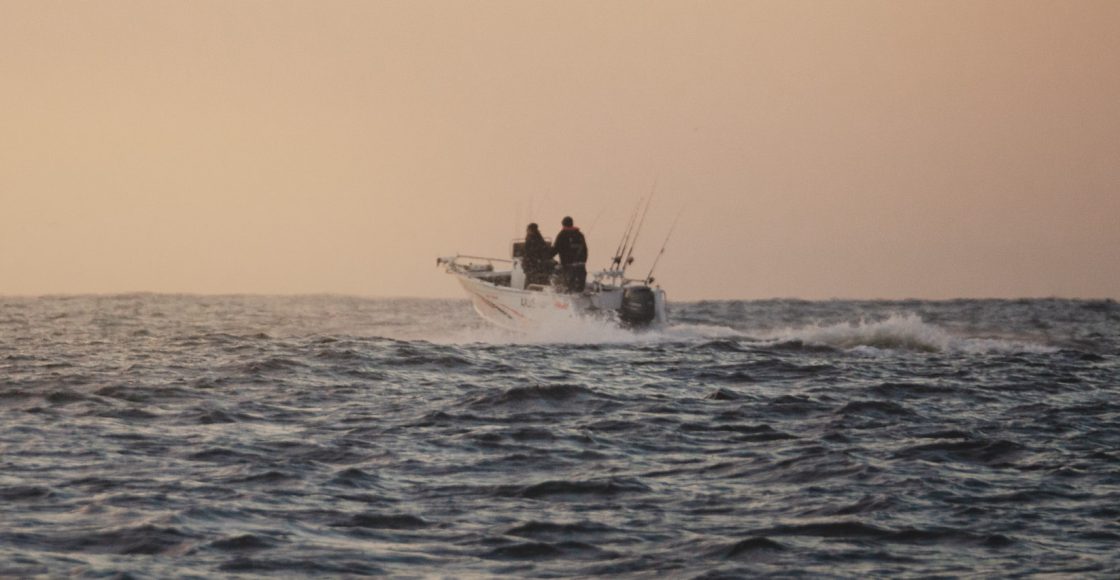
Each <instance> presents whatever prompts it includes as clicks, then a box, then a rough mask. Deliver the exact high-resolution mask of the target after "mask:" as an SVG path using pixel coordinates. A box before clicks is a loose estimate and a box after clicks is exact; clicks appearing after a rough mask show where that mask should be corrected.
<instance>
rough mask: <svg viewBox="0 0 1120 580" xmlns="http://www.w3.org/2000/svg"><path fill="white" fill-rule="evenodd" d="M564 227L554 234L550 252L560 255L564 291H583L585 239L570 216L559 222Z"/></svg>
mask: <svg viewBox="0 0 1120 580" xmlns="http://www.w3.org/2000/svg"><path fill="white" fill-rule="evenodd" d="M560 224H561V225H563V226H564V229H562V230H560V233H559V234H556V241H555V242H553V244H552V252H553V253H554V254H557V255H559V256H560V284H561V289H562V290H564V291H566V292H583V286H584V284H585V283H586V282H587V240H585V239H584V238H583V233H581V232H580V231H579V228H577V227H576V226H575V222H573V221H572V218H571V217H565V218H564V219H563V221H561V222H560Z"/></svg>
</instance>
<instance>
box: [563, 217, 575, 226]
mask: <svg viewBox="0 0 1120 580" xmlns="http://www.w3.org/2000/svg"><path fill="white" fill-rule="evenodd" d="M573 223H575V222H573V221H572V218H571V216H565V217H564V219H562V220H560V225H562V226H564V227H566V228H570V227H572V224H573Z"/></svg>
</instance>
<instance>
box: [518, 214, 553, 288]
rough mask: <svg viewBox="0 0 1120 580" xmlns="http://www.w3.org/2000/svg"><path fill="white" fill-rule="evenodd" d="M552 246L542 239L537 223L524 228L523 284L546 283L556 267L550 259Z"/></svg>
mask: <svg viewBox="0 0 1120 580" xmlns="http://www.w3.org/2000/svg"><path fill="white" fill-rule="evenodd" d="M553 253H554V252H553V250H552V246H550V245H548V242H546V241H544V236H541V230H540V228H538V227H537V224H529V225H528V227H526V228H525V254H524V256H522V258H521V269H522V270H524V271H525V284H526V285H529V284H542V285H544V284H548V278H549V276H552V271H553V270H554V269H555V268H556V262H554V261H552V255H553Z"/></svg>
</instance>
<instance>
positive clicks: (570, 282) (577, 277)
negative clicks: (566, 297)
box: [560, 264, 587, 292]
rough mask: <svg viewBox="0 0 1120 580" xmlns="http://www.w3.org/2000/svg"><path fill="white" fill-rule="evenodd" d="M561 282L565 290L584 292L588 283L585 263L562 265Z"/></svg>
mask: <svg viewBox="0 0 1120 580" xmlns="http://www.w3.org/2000/svg"><path fill="white" fill-rule="evenodd" d="M560 283H561V285H562V286H561V288H560V289H561V290H562V291H564V292H583V287H584V285H585V284H586V283H587V268H586V267H585V266H584V265H583V264H569V265H565V266H560Z"/></svg>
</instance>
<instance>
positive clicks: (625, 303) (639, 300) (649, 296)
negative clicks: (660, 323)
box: [618, 286, 657, 326]
mask: <svg viewBox="0 0 1120 580" xmlns="http://www.w3.org/2000/svg"><path fill="white" fill-rule="evenodd" d="M656 317H657V296H656V295H655V294H654V292H653V288H650V287H649V286H633V287H630V288H626V289H625V290H624V291H623V293H622V308H620V309H619V311H618V318H619V320H621V321H622V323H623V324H626V325H627V326H645V325H647V324H649V323H651V322H653V320H654V318H656Z"/></svg>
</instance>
